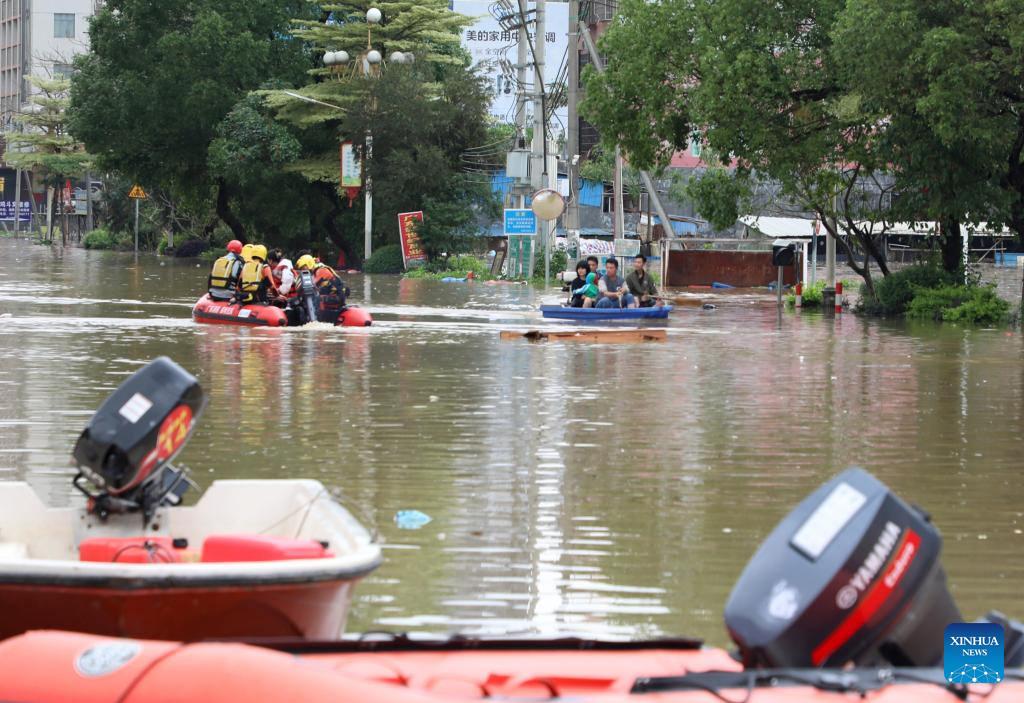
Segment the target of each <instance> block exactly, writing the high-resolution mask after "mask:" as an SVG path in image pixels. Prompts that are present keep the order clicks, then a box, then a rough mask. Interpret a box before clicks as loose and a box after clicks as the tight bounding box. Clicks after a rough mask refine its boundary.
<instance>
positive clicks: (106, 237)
mask: <svg viewBox="0 0 1024 703" xmlns="http://www.w3.org/2000/svg"><path fill="white" fill-rule="evenodd" d="M82 246H83V247H85V248H86V249H116V248H117V240H116V239H115V238H114V236H113V235H112V234H111V233H110V232H108V231H107V230H105V229H100V228H97V229H94V230H93V231H92V232H89V233H88V234H87V235H85V237H84V238H83V239H82Z"/></svg>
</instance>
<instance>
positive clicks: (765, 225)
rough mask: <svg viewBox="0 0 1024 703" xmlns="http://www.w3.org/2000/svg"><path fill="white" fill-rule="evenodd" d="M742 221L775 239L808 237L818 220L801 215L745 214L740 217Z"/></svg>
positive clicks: (812, 232)
mask: <svg viewBox="0 0 1024 703" xmlns="http://www.w3.org/2000/svg"><path fill="white" fill-rule="evenodd" d="M740 222H742V223H743V224H744V225H746V226H747V227H750V228H752V229H756V230H757V231H758V232H760V233H761V234H763V235H765V236H766V237H772V238H773V239H806V238H807V237H810V236H811V235H812V234H814V224H815V222H817V220H805V219H803V218H800V217H758V216H755V215H743V216H742V217H740Z"/></svg>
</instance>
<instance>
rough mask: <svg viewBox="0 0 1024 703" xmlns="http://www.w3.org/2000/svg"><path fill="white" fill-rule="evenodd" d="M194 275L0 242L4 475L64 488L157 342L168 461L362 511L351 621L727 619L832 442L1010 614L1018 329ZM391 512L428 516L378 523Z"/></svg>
mask: <svg viewBox="0 0 1024 703" xmlns="http://www.w3.org/2000/svg"><path fill="white" fill-rule="evenodd" d="M206 273H207V271H206V266H205V264H204V265H202V266H197V264H196V262H194V261H193V262H186V261H166V260H161V259H157V258H156V257H153V256H141V257H139V258H138V259H137V260H136V259H135V258H134V257H133V256H131V255H126V254H116V253H106V252H87V251H83V250H78V249H69V250H66V251H63V252H62V251H60V250H58V249H50V248H46V247H40V246H36V245H32V244H30V243H27V242H24V241H20V242H15V241H12V240H10V239H0V316H2V317H0V397H2V403H0V480H12V479H24V480H28V481H30V482H31V483H32V484H33V485H34V486H35V487H36V489H37V490H38V491H39V492H40V493H41V494H42V495H43V496H44V497H45V499H46V500H48V501H50V502H51V503H54V504H59V503H66V502H67V501H70V500H73V492H72V489H71V486H70V483H69V479H70V476H71V474H72V468H71V466H70V462H69V456H70V451H71V447H72V444H73V442H74V440H75V438H76V436H77V434H78V433H79V431H80V430H81V428H82V426H83V423H84V422H85V421H86V420H87V419H88V417H89V415H90V414H91V413H92V411H93V410H94V409H95V408H96V407H97V405H98V404H99V403H100V402H101V401H102V400H103V398H104V397H105V396H106V395H107V394H108V393H109V392H110V391H111V390H113V389H114V388H115V386H116V385H117V384H118V383H119V382H120V381H122V380H123V379H124V377H125V376H127V375H128V374H130V373H132V372H133V371H134V370H135V369H137V368H138V367H139V366H140V365H141V364H143V363H144V362H146V361H148V360H149V359H152V358H153V357H155V356H157V355H160V354H166V355H169V356H170V357H172V358H173V359H175V360H176V361H178V362H179V363H181V364H182V365H183V366H185V367H186V368H187V369H189V370H190V371H191V372H193V373H194V374H195V375H196V376H198V378H199V379H200V380H201V381H202V383H203V385H204V387H205V388H206V389H207V391H208V393H209V396H210V404H209V406H208V408H207V410H206V413H205V415H204V416H203V418H202V420H201V422H200V425H199V428H198V430H197V431H196V433H195V436H194V438H193V439H192V441H191V444H190V445H189V446H188V448H187V449H186V450H185V452H184V453H183V454H182V457H181V463H183V464H185V465H187V466H188V467H190V468H191V469H192V471H193V472H194V477H195V479H196V480H197V482H198V483H200V485H203V484H208V483H209V482H210V481H213V480H215V479H217V478H226V477H266V478H274V477H313V478H317V479H319V480H321V481H323V482H324V483H326V484H329V485H332V486H337V487H340V488H341V489H342V490H343V492H344V495H345V496H346V497H347V500H348V501H349V502H350V503H351V504H353V505H356V506H360V507H361V508H362V509H363V511H364V512H365V518H364V519H365V520H367V521H369V522H372V523H373V524H374V525H375V526H376V527H377V528H378V529H379V530H380V533H381V535H382V537H383V539H384V540H385V555H386V558H387V560H386V563H385V564H384V566H383V567H382V568H381V569H379V570H378V571H377V572H376V573H375V574H373V575H372V576H370V577H369V578H367V579H366V580H365V581H364V582H363V583H362V584H361V585H360V586H359V588H358V589H357V597H356V602H355V606H354V610H353V613H352V617H351V620H350V629H351V630H370V629H390V630H429V631H434V632H448V631H462V632H486V633H492V634H500V633H519V632H529V633H534V634H538V633H539V634H545V635H551V634H554V633H565V632H576V633H588V634H592V635H604V636H632V637H641V636H650V635H659V634H689V635H696V636H701V637H704V638H706V639H707V640H709V641H710V642H712V643H716V644H724V643H725V641H726V635H725V632H724V628H723V626H722V609H723V606H724V602H725V600H726V598H727V596H728V594H729V591H730V589H731V587H732V584H733V582H734V581H735V579H736V578H737V576H738V575H739V573H740V571H741V569H742V568H743V566H744V564H745V563H746V561H747V559H748V558H749V557H750V555H751V554H752V553H753V551H754V550H755V548H756V547H757V545H758V543H759V541H760V540H761V539H762V538H763V537H764V536H765V535H766V534H767V533H768V532H769V531H770V530H771V528H772V527H773V526H774V525H775V523H776V522H777V521H778V520H780V519H781V518H782V517H783V516H784V515H785V514H786V513H787V511H788V510H789V509H790V508H791V507H792V506H793V505H795V503H796V502H798V501H799V500H800V499H801V498H803V497H804V496H805V495H806V494H807V493H808V492H810V491H811V490H812V489H813V488H814V487H815V486H816V485H818V484H819V483H820V482H822V481H824V480H826V479H827V478H829V477H830V476H832V475H833V474H834V473H836V472H838V471H839V470H841V469H843V468H845V467H847V466H850V465H860V466H863V467H865V468H867V469H869V470H870V471H872V472H874V473H875V474H876V475H877V476H879V477H880V478H881V479H882V480H883V481H885V482H887V483H888V484H889V485H890V486H892V487H893V488H894V489H895V490H896V491H897V492H899V493H900V494H901V495H902V496H904V497H905V498H906V499H908V500H910V501H913V502H915V503H917V504H919V505H921V506H924V507H926V508H927V509H928V510H929V511H930V512H931V514H932V516H933V519H934V521H935V523H936V524H937V525H938V526H939V528H940V529H941V531H942V533H943V535H944V538H945V547H944V557H943V559H944V563H945V565H946V568H947V570H948V572H949V576H950V579H951V581H952V586H953V589H954V593H955V596H956V598H957V600H958V602H959V604H960V606H961V609H962V610H963V611H964V614H965V615H966V616H967V617H976V616H979V615H981V614H982V613H983V612H984V611H986V610H988V609H990V608H999V609H1002V610H1004V611H1006V612H1008V613H1010V614H1013V615H1015V616H1017V617H1021V616H1024V607H1022V606H1021V601H1020V598H1019V593H1020V591H1021V586H1022V582H1024V483H1022V480H1021V473H1022V465H1024V462H1022V456H1024V438H1022V431H1021V429H1022V427H1024V354H1022V352H1024V342H1022V338H1021V335H1020V334H1019V333H1018V332H1017V331H1015V330H1006V329H964V328H960V327H956V326H938V325H932V324H909V323H904V322H878V321H868V320H864V319H860V318H857V317H855V316H853V315H848V314H847V315H843V316H841V317H840V319H838V320H836V321H835V322H832V321H830V320H826V319H823V318H822V317H821V316H819V315H816V314H810V313H803V314H797V313H792V312H787V313H785V314H783V315H782V316H781V319H780V318H779V316H778V315H777V311H776V309H775V307H774V299H773V298H772V297H771V296H770V295H767V294H761V293H756V294H749V293H741V294H726V295H717V294H716V295H713V294H712V292H711V291H706V295H705V296H704V297H705V298H707V299H708V300H709V301H712V302H714V303H715V304H716V305H717V306H718V307H717V309H715V310H713V311H702V310H699V309H692V308H684V309H678V310H677V311H676V312H674V313H673V314H672V317H671V319H670V321H669V322H668V332H669V339H668V342H667V343H664V344H647V345H642V346H638V345H621V346H616V345H604V346H602V345H591V344H562V343H546V344H531V343H528V342H525V341H523V342H518V341H516V342H507V341H504V342H503V341H500V340H499V334H498V333H499V330H501V329H529V328H533V327H537V326H539V325H546V324H547V323H545V322H544V321H542V320H541V319H540V317H539V315H538V314H537V312H535V310H536V306H537V305H538V303H539V302H540V300H541V297H542V296H541V295H540V294H539V293H538V292H537V291H535V290H533V289H530V288H526V287H522V286H488V285H483V284H481V283H473V284H444V283H437V282H428V281H407V280H401V279H399V278H397V277H392V276H376V277H372V278H371V277H362V276H350V277H348V283H349V285H350V287H351V288H352V297H353V300H354V301H355V302H358V303H360V304H362V305H365V306H366V307H368V308H369V309H370V310H371V311H372V313H373V315H374V316H375V318H376V320H377V322H376V324H375V325H374V326H373V327H372V328H369V329H335V328H328V327H325V326H317V327H316V328H306V329H295V330H291V329H286V330H258V329H234V328H227V327H218V326H207V325H197V324H195V323H194V322H193V321H192V320H191V318H190V306H191V304H192V303H193V302H194V301H195V299H196V298H197V297H198V296H199V294H200V293H201V292H202V288H203V286H204V284H205V280H206ZM998 276H999V277H1001V279H1000V280H1001V285H1002V286H1004V287H1005V288H1006V289H1007V290H1010V291H1019V290H1020V288H1019V286H1020V283H1019V276H1020V273H1019V271H1012V270H1006V271H1002V272H999V273H998ZM555 295H556V294H555V292H554V291H552V292H551V293H549V294H548V295H547V296H545V297H546V298H547V299H551V298H553V297H555ZM238 509H239V510H244V509H245V506H238ZM406 509H411V510H419V511H422V512H423V513H426V514H427V515H429V516H430V517H431V518H432V521H431V522H430V523H429V524H427V525H426V526H424V527H422V528H420V529H418V530H402V529H399V528H398V526H397V525H396V524H395V521H394V516H395V513H396V512H397V511H399V510H406Z"/></svg>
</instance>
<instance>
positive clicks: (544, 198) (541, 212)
mask: <svg viewBox="0 0 1024 703" xmlns="http://www.w3.org/2000/svg"><path fill="white" fill-rule="evenodd" d="M530 209H532V210H533V213H534V214H535V215H536V216H537V217H538V218H539V219H541V220H544V221H545V222H547V221H550V220H557V219H558V218H559V216H561V214H562V212H563V211H564V210H565V199H564V198H563V197H562V196H561V195H560V194H559V193H558V192H557V191H554V190H551V189H550V188H541V189H540V190H538V191H537V192H536V193H534V194H533V202H532V204H531V205H530Z"/></svg>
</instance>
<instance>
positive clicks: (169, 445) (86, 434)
mask: <svg viewBox="0 0 1024 703" xmlns="http://www.w3.org/2000/svg"><path fill="white" fill-rule="evenodd" d="M205 406H206V397H205V396H204V395H203V390H202V388H201V387H200V386H199V382H198V381H197V380H196V379H195V377H193V376H192V375H191V374H189V373H188V372H187V371H185V369H183V368H181V367H180V366H178V365H177V364H176V363H174V362H173V361H171V360H170V359H168V358H167V357H165V356H162V357H159V358H158V359H155V360H154V361H152V362H150V363H149V364H147V365H146V366H144V367H143V368H141V369H139V370H138V371H136V372H135V373H134V374H132V376H131V377H130V378H129V379H128V380H126V381H125V382H124V383H122V384H121V386H120V387H119V388H118V389H117V390H116V391H114V392H113V394H111V396H110V397H109V398H107V400H106V401H104V403H103V405H101V406H100V409H99V410H97V411H96V414H95V415H93V417H92V419H91V420H89V424H88V425H86V427H85V430H84V431H83V432H82V434H81V436H79V438H78V442H77V443H76V444H75V450H74V458H75V461H76V462H77V464H78V467H79V474H78V475H77V476H76V477H75V481H74V483H75V486H76V487H77V488H78V489H79V490H80V491H82V492H83V493H85V494H86V495H87V496H88V497H89V511H90V512H92V513H94V514H96V515H99V516H100V517H101V518H105V517H106V516H107V515H108V514H110V513H125V512H135V511H141V512H142V514H143V522H144V523H148V522H149V520H150V518H151V517H152V515H153V513H154V511H155V510H156V509H157V508H158V507H160V506H161V505H176V504H177V503H178V502H180V500H181V495H182V494H183V493H184V492H185V490H187V488H188V486H189V481H188V479H187V478H186V477H185V474H184V472H183V471H181V470H178V469H175V468H174V467H172V466H171V465H170V461H171V460H172V459H173V458H174V457H175V456H177V454H178V452H179V451H181V448H182V447H183V446H185V443H186V442H187V441H188V438H189V436H190V435H191V433H192V428H193V427H194V426H195V421H196V419H197V418H198V417H199V415H200V414H202V412H203V408H204V407H205ZM83 479H87V480H88V482H89V483H90V484H92V487H93V488H94V490H90V488H89V487H87V486H85V485H84V484H83Z"/></svg>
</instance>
